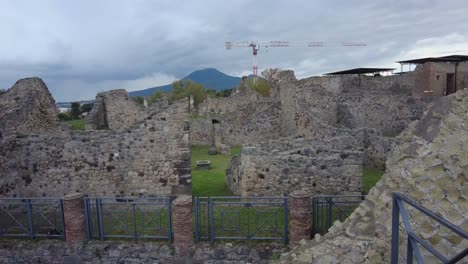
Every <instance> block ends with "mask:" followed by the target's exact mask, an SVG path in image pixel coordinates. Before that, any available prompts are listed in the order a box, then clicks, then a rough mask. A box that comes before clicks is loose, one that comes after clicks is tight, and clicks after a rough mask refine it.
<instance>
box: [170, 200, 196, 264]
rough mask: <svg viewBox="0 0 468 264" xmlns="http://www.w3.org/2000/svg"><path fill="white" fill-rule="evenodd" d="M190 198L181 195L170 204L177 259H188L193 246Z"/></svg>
mask: <svg viewBox="0 0 468 264" xmlns="http://www.w3.org/2000/svg"><path fill="white" fill-rule="evenodd" d="M192 209H193V208H192V196H188V195H181V196H179V197H177V198H176V199H175V200H174V201H173V202H172V218H173V219H174V222H173V229H174V230H173V231H174V248H175V253H176V256H177V257H188V256H190V251H191V248H192V245H193V223H192V212H193V211H192Z"/></svg>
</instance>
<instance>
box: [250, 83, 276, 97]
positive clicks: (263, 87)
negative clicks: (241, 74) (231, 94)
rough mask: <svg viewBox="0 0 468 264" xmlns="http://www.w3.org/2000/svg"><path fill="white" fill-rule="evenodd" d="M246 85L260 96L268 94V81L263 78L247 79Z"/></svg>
mask: <svg viewBox="0 0 468 264" xmlns="http://www.w3.org/2000/svg"><path fill="white" fill-rule="evenodd" d="M247 85H248V86H249V87H250V88H251V89H252V90H254V91H255V92H257V93H258V94H260V95H261V96H270V93H271V86H270V83H269V82H268V81H266V80H264V79H256V80H254V79H248V80H247Z"/></svg>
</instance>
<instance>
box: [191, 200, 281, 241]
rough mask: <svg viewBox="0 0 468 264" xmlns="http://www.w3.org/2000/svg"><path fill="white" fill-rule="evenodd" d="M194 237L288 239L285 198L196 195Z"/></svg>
mask: <svg viewBox="0 0 468 264" xmlns="http://www.w3.org/2000/svg"><path fill="white" fill-rule="evenodd" d="M194 205H195V207H194V211H195V240H196V241H200V240H209V241H210V242H212V243H213V242H215V240H283V241H284V242H285V243H287V242H288V225H289V209H288V198H287V197H235V196H231V197H209V198H208V197H195V198H194Z"/></svg>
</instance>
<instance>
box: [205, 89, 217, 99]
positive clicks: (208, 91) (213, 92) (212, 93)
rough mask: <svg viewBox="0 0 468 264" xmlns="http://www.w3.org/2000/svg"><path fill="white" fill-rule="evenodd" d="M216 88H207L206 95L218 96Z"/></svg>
mask: <svg viewBox="0 0 468 264" xmlns="http://www.w3.org/2000/svg"><path fill="white" fill-rule="evenodd" d="M216 94H217V92H216V90H215V89H208V90H206V95H207V96H209V97H216Z"/></svg>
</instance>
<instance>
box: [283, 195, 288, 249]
mask: <svg viewBox="0 0 468 264" xmlns="http://www.w3.org/2000/svg"><path fill="white" fill-rule="evenodd" d="M283 206H284V235H283V236H284V237H283V241H284V244H285V245H286V244H288V234H289V232H288V226H289V208H288V197H284V198H283Z"/></svg>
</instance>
